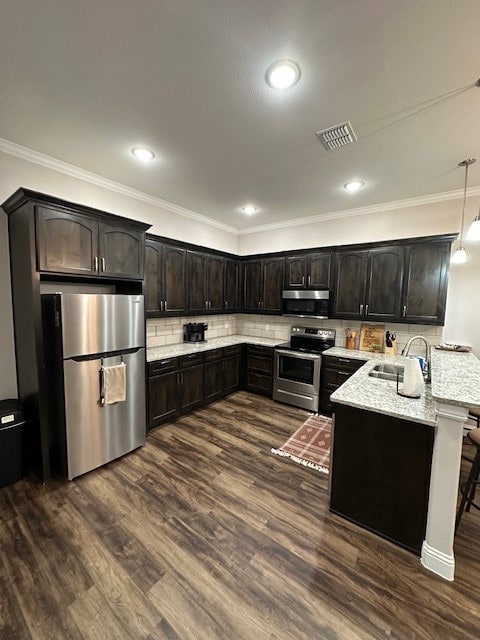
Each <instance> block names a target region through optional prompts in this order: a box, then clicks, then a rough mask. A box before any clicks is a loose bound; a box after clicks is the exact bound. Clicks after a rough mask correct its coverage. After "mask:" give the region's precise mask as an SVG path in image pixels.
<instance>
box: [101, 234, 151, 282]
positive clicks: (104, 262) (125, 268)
mask: <svg viewBox="0 0 480 640" xmlns="http://www.w3.org/2000/svg"><path fill="white" fill-rule="evenodd" d="M99 226H100V235H99V243H100V274H101V275H102V276H110V277H120V278H128V279H131V280H143V273H144V262H145V234H144V233H143V232H142V231H135V230H133V229H128V228H125V227H120V226H117V225H110V224H105V223H104V222H100V225H99Z"/></svg>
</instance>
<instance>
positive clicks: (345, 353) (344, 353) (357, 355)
mask: <svg viewBox="0 0 480 640" xmlns="http://www.w3.org/2000/svg"><path fill="white" fill-rule="evenodd" d="M323 355H324V356H335V357H336V358H350V359H351V360H365V361H367V360H372V358H375V359H378V358H385V357H386V356H385V354H384V353H372V352H370V351H359V350H358V349H345V348H343V347H330V349H327V350H326V351H324V352H323ZM388 357H390V356H388Z"/></svg>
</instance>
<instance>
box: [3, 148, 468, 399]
mask: <svg viewBox="0 0 480 640" xmlns="http://www.w3.org/2000/svg"><path fill="white" fill-rule="evenodd" d="M20 186H23V187H27V188H30V189H34V190H37V191H42V192H45V193H50V194H52V195H54V196H58V197H61V198H65V199H66V200H71V201H74V202H79V203H82V204H86V205H90V206H93V207H96V208H99V209H103V210H105V211H110V212H113V213H117V214H119V215H123V216H126V217H130V218H133V219H137V220H142V221H144V222H147V223H151V224H152V225H153V227H152V229H151V232H152V233H156V234H158V235H164V236H167V237H171V238H175V239H177V240H183V241H186V242H192V243H194V244H200V245H204V246H207V247H212V248H216V249H221V250H224V251H229V252H232V253H240V254H241V255H246V254H252V253H266V252H270V251H284V250H288V249H302V248H309V247H317V246H328V245H340V244H352V243H357V242H371V241H380V240H390V239H396V238H408V237H414V236H424V235H436V234H442V233H451V232H456V231H458V229H459V227H460V213H461V201H460V200H450V201H446V202H441V203H437V204H429V205H422V206H415V207H407V208H404V209H397V210H395V211H386V212H377V213H370V214H366V215H361V216H355V217H345V218H341V219H336V220H327V221H324V222H315V223H310V224H304V225H299V226H295V227H288V228H285V229H276V230H269V231H264V232H257V233H253V234H252V233H250V234H245V235H241V236H239V237H238V236H236V235H235V234H233V233H229V232H228V231H224V230H222V229H218V228H215V227H213V226H211V225H209V224H205V223H204V222H202V221H198V220H192V219H189V218H186V217H184V216H180V215H178V214H175V213H172V212H170V211H166V210H164V209H162V208H160V207H158V206H154V205H153V204H149V203H145V202H142V201H140V200H137V199H135V198H132V197H129V196H127V195H124V194H119V193H115V192H113V191H111V190H109V189H106V188H103V187H101V186H98V185H93V184H90V183H88V182H86V181H84V180H80V179H78V178H75V177H72V176H70V175H66V174H64V173H61V172H59V171H55V170H53V169H49V168H46V167H43V166H40V165H37V164H33V163H31V162H28V161H26V160H22V159H19V158H16V157H14V156H11V155H8V154H5V153H0V202H3V201H4V200H5V199H6V198H7V197H8V196H9V195H11V194H12V193H13V192H14V191H15V190H16V189H17V188H18V187H20ZM479 204H480V198H478V197H476V198H469V199H468V203H467V212H468V215H467V219H468V221H470V220H471V219H473V217H474V215H475V213H476V211H478V206H479ZM6 229H7V228H6V217H3V216H2V219H1V223H0V296H1V300H2V305H1V307H0V332H1V333H0V335H1V340H2V342H1V346H2V348H1V356H0V357H1V361H0V399H1V398H6V397H10V396H13V395H15V389H16V383H15V364H14V363H15V359H14V347H13V330H12V312H11V299H10V284H9V267H8V248H7V230H6ZM467 249H468V251H469V261H468V262H467V264H466V265H463V266H452V269H451V272H450V286H449V294H448V301H447V318H446V327H445V339H446V340H448V341H451V342H463V343H468V344H471V345H472V346H473V347H474V350H475V352H476V353H477V354H480V331H479V325H480V321H479V320H478V309H479V308H480V286H479V284H480V247H476V246H468V245H467ZM237 318H239V316H237ZM218 322H221V321H220V320H218ZM258 322H260V321H258ZM272 322H273V321H272ZM149 324H150V327H153V326H155V327H157V329H156V331H157V332H158V335H157V336H155V337H157V338H160V341H161V338H162V337H163V334H162V332H165V331H167V326H166V324H165V326H163V324H162V322H159V323H157V324H156V325H154V324H153V323H149ZM237 324H238V320H237ZM247 324H248V323H247ZM266 324H269V321H268V320H267V321H266ZM232 325H233V321H232V324H231V325H230V326H229V327H228V330H231V328H232ZM176 328H177V329H178V327H176ZM241 328H242V329H244V328H246V325H242V326H241ZM257 328H258V329H259V330H260V331H262V330H265V329H264V328H263V327H260V326H258V327H257ZM342 328H343V327H342ZM212 329H213V327H212ZM254 329H255V327H254ZM284 329H285V330H286V327H282V330H284ZM420 329H422V330H423V328H421V327H420ZM171 330H172V336H173V335H175V336H176V334H174V333H173V325H172V329H171ZM215 330H218V331H219V333H221V327H220V325H219V326H218V327H216V328H215ZM277 330H280V329H277ZM412 330H413V327H410V328H409V329H408V331H405V334H406V333H409V332H410V331H412ZM284 332H285V331H284ZM425 332H428V330H427V329H425ZM432 335H433V334H432ZM437 337H440V336H438V331H437V333H435V339H436V338H437ZM149 338H150V341H151V342H155V340H153V341H152V338H154V336H152V335H150V336H149ZM172 339H173V338H170V340H172ZM175 339H176V338H175Z"/></svg>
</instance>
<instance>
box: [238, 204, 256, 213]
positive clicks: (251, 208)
mask: <svg viewBox="0 0 480 640" xmlns="http://www.w3.org/2000/svg"><path fill="white" fill-rule="evenodd" d="M242 211H243V213H246V214H247V216H253V214H254V213H257V211H258V208H257V207H256V206H255V205H254V204H246V205H245V206H244V207H242Z"/></svg>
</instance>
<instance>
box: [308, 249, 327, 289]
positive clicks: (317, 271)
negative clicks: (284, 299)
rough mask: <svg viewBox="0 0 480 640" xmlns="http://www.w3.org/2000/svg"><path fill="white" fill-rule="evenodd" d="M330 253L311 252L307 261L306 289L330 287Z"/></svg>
mask: <svg viewBox="0 0 480 640" xmlns="http://www.w3.org/2000/svg"><path fill="white" fill-rule="evenodd" d="M331 267H332V253H331V252H330V251H328V252H326V253H313V254H311V255H309V256H308V261H307V289H330V285H331V271H332V269H331Z"/></svg>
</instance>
